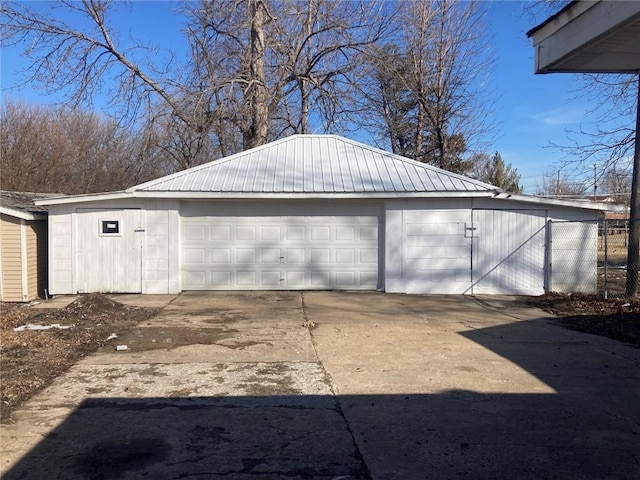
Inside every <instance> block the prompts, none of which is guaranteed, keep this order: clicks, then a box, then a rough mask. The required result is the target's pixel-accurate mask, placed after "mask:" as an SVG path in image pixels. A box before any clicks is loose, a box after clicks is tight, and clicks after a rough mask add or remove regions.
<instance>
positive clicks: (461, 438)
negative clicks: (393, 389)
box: [3, 320, 640, 480]
mask: <svg viewBox="0 0 640 480" xmlns="http://www.w3.org/2000/svg"><path fill="white" fill-rule="evenodd" d="M556 328H557V329H558V331H557V332H556V331H555V330H554V329H556ZM562 332H564V331H563V330H561V329H560V327H557V326H554V325H552V324H551V323H550V322H549V321H548V320H530V321H515V322H509V323H502V324H495V325H491V326H485V327H483V328H470V329H466V330H464V331H461V332H459V333H456V334H454V335H458V338H460V337H459V336H462V337H464V338H465V339H467V340H471V341H473V344H475V345H476V346H481V347H483V348H484V349H488V350H490V351H492V352H494V353H496V354H497V355H499V356H500V357H502V358H504V359H507V360H508V361H509V362H512V363H514V364H517V365H518V366H519V367H520V368H522V369H524V370H526V371H527V372H529V373H530V374H531V375H533V376H535V377H537V378H538V379H539V380H540V381H541V382H544V383H545V384H546V385H547V386H549V389H547V392H549V391H553V392H555V393H501V392H499V391H497V392H494V393H489V392H490V389H488V390H484V391H482V390H481V389H478V391H472V390H470V389H463V388H461V389H449V390H444V391H439V392H434V393H430V394H427V393H413V394H402V393H394V394H388V395H385V394H370V395H365V394H353V395H344V394H340V395H337V396H331V395H306V396H303V395H299V396H297V395H290V396H286V395H285V396H263V397H260V396H225V397H184V398H139V399H131V398H93V399H87V400H85V401H83V402H82V403H81V404H80V405H79V407H78V408H77V409H76V410H75V411H74V412H73V413H72V414H71V415H70V416H68V417H67V418H66V419H65V420H64V421H63V422H62V423H61V424H60V425H59V426H58V427H57V428H55V429H54V430H53V431H52V432H51V433H50V434H49V435H48V436H47V437H46V438H44V439H43V440H42V441H41V442H40V443H39V444H38V445H37V446H36V447H35V448H33V449H32V450H31V451H30V452H29V453H28V454H27V455H26V456H25V457H23V458H22V459H21V460H20V461H19V462H18V463H17V464H15V465H14V467H13V468H11V470H9V471H8V472H7V473H6V475H5V476H4V477H3V478H4V479H6V480H16V479H31V478H47V479H65V480H71V479H94V480H98V479H101V480H102V479H104V480H107V479H133V478H136V479H137V478H149V479H189V480H192V479H193V480H195V479H203V478H207V479H223V478H224V479H273V480H276V479H278V480H284V479H298V478H299V479H333V480H338V479H340V480H347V479H369V478H376V479H380V480H383V479H384V480H387V479H450V478H469V479H541V478H544V479H549V478H558V479H631V478H640V363H639V362H638V360H637V355H635V353H636V351H635V350H634V349H631V348H627V347H625V346H623V345H620V344H617V343H615V342H610V341H608V340H604V339H603V340H602V341H600V340H594V339H593V337H591V336H586V335H583V334H579V333H576V332H570V333H567V335H568V336H564V334H563V333H562ZM550 336H551V337H554V336H557V337H558V338H559V339H562V338H568V339H570V341H562V340H558V341H550V340H549V337H550ZM609 347H610V348H609ZM399 348H400V349H401V348H402V346H400V347H399ZM627 354H628V355H627ZM448 368H449V370H448V372H449V374H451V375H455V373H452V372H454V371H455V370H453V367H452V366H449V367H448ZM483 368H485V370H484V371H483V370H481V369H478V370H476V369H473V368H469V369H468V370H467V371H465V372H464V373H465V374H466V375H472V374H473V373H474V371H475V372H477V375H479V376H482V375H486V377H487V379H488V380H489V376H490V371H488V370H486V365H485V367H483ZM496 368H498V366H497V367H496ZM328 373H329V375H331V371H329V372H328ZM482 380H483V378H482V377H481V378H478V379H477V380H476V381H477V382H480V383H479V384H481V382H482ZM416 384H420V381H419V379H418V380H416ZM481 392H482V393H481Z"/></svg>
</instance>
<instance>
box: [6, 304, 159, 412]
mask: <svg viewBox="0 0 640 480" xmlns="http://www.w3.org/2000/svg"><path fill="white" fill-rule="evenodd" d="M157 312H158V310H157V309H150V308H140V307H132V306H125V305H122V304H121V303H118V302H115V301H113V300H111V299H109V298H107V297H106V296H104V295H101V294H89V295H81V296H79V297H78V299H77V300H76V301H74V302H73V303H71V304H70V305H69V306H67V307H66V308H61V309H58V310H37V309H34V308H32V307H30V306H28V305H17V304H8V303H3V304H2V306H1V311H0V361H1V362H2V383H1V385H0V401H1V402H2V403H1V405H0V419H1V421H2V422H7V421H10V420H11V414H12V413H13V411H14V410H15V409H16V408H17V407H18V406H19V405H21V404H22V403H23V402H25V401H26V400H27V399H29V398H30V397H31V396H33V395H34V394H35V393H37V392H38V391H40V390H42V389H43V388H45V387H46V386H47V385H49V384H50V383H51V382H52V381H53V379H55V378H56V377H57V376H58V375H60V374H62V373H63V372H65V371H66V370H67V369H69V367H71V366H72V365H73V364H74V363H75V362H77V361H78V360H80V359H81V358H83V357H85V356H87V355H88V354H90V353H93V352H94V351H96V350H97V349H98V348H100V347H101V346H104V345H107V344H113V345H114V346H113V347H112V348H115V343H114V342H117V339H115V340H107V338H108V337H109V336H111V334H114V333H115V334H116V335H118V336H121V335H123V334H124V333H125V332H126V331H128V330H130V329H131V328H133V327H135V326H136V325H137V324H138V323H140V322H142V321H144V320H146V319H148V318H150V317H153V316H154V315H155V314H156V313H157ZM26 324H33V325H39V326H44V327H47V326H50V325H53V324H59V325H60V326H61V327H70V328H50V329H45V330H24V331H14V328H15V327H20V326H23V325H26Z"/></svg>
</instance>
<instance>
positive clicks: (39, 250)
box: [0, 191, 55, 302]
mask: <svg viewBox="0 0 640 480" xmlns="http://www.w3.org/2000/svg"><path fill="white" fill-rule="evenodd" d="M51 196H55V195H48V194H42V193H27V192H5V191H0V300H2V301H3V302H28V301H30V300H33V299H35V298H37V297H38V296H44V290H45V289H46V288H47V208H46V207H43V206H36V205H35V204H34V203H33V202H34V200H36V199H42V198H47V197H51Z"/></svg>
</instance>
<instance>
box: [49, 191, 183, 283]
mask: <svg viewBox="0 0 640 480" xmlns="http://www.w3.org/2000/svg"><path fill="white" fill-rule="evenodd" d="M132 208H133V209H136V208H137V209H140V210H141V219H142V220H141V222H142V225H141V226H142V228H143V229H144V240H143V242H142V269H143V270H142V288H141V290H142V293H155V294H168V293H178V292H179V291H180V275H179V273H180V265H179V253H178V252H179V251H180V234H179V232H180V215H179V201H177V200H155V199H147V200H137V199H134V200H124V201H112V202H90V203H78V204H76V205H51V206H50V207H49V291H50V293H51V294H53V295H67V294H75V293H77V292H78V272H79V269H86V268H87V266H83V265H81V264H79V250H78V248H79V246H78V238H79V237H78V228H81V229H83V228H94V227H93V226H92V225H90V226H86V225H80V226H79V225H77V223H78V222H82V221H83V216H82V215H78V214H77V213H76V212H79V211H81V210H83V209H96V210H97V209H104V210H105V211H117V210H120V209H132Z"/></svg>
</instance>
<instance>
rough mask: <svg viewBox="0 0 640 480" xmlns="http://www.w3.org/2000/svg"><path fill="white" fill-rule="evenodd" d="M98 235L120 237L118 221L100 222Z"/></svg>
mask: <svg viewBox="0 0 640 480" xmlns="http://www.w3.org/2000/svg"><path fill="white" fill-rule="evenodd" d="M100 224H101V228H100V235H102V236H114V235H120V220H100Z"/></svg>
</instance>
